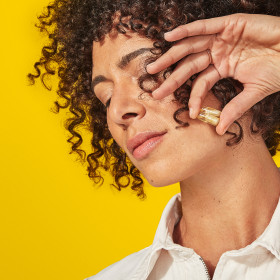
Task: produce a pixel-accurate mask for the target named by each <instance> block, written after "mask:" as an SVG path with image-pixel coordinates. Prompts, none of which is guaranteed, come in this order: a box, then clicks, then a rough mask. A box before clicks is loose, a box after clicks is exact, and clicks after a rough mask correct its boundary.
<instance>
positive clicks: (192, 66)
mask: <svg viewBox="0 0 280 280" xmlns="http://www.w3.org/2000/svg"><path fill="white" fill-rule="evenodd" d="M208 65H209V56H208V53H207V52H206V51H203V52H201V53H197V54H191V55H189V56H187V57H186V58H185V59H183V60H182V61H181V62H180V63H179V64H178V65H177V67H176V68H175V70H174V71H173V72H172V74H171V75H170V76H169V77H168V78H167V79H166V80H165V81H164V82H163V83H162V84H161V86H160V87H159V88H157V89H156V90H155V91H153V93H152V95H153V97H154V98H155V99H162V98H164V97H166V96H167V95H169V94H171V93H173V92H174V91H175V90H176V89H177V88H179V87H180V86H181V85H182V84H183V83H185V82H186V81H187V80H188V79H189V78H190V77H191V76H192V75H194V74H196V73H198V72H201V71H202V70H204V69H205V68H207V67H208Z"/></svg>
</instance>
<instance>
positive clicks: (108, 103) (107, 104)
mask: <svg viewBox="0 0 280 280" xmlns="http://www.w3.org/2000/svg"><path fill="white" fill-rule="evenodd" d="M110 102H111V98H109V99H108V100H107V101H106V103H105V107H106V108H108V107H109V106H110Z"/></svg>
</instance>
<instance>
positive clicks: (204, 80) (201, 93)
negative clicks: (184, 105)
mask: <svg viewBox="0 0 280 280" xmlns="http://www.w3.org/2000/svg"><path fill="white" fill-rule="evenodd" d="M220 79H221V76H220V74H219V72H218V71H217V69H216V68H215V67H214V66H213V65H210V66H209V67H207V68H206V69H205V70H204V71H203V72H201V73H200V74H199V75H198V77H197V78H196V79H195V80H194V82H193V84H192V91H191V96H190V100H189V109H190V117H191V118H192V119H195V118H196V117H197V115H198V114H199V111H200V108H201V104H202V103H203V100H204V98H205V96H206V95H207V93H208V92H209V90H211V88H212V87H213V86H214V85H215V83H216V82H218V81H219V80H220Z"/></svg>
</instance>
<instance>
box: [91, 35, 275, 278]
mask: <svg viewBox="0 0 280 280" xmlns="http://www.w3.org/2000/svg"><path fill="white" fill-rule="evenodd" d="M147 47H152V41H150V40H149V39H147V38H143V37H139V35H137V34H134V33H130V32H128V33H127V34H126V35H123V34H117V33H116V32H114V31H112V32H111V33H110V34H109V35H107V36H106V37H105V40H103V41H102V42H94V43H93V65H94V66H93V79H94V78H95V77H97V76H99V75H103V76H105V77H106V80H105V81H103V82H100V83H98V84H97V85H96V86H95V87H94V91H95V94H96V96H97V97H98V98H99V99H100V100H101V102H102V103H103V104H105V103H106V102H107V100H108V99H109V98H111V102H110V106H109V107H108V108H107V122H108V126H109V129H110V132H111V134H112V136H113V138H114V139H115V140H116V142H117V143H118V144H119V145H120V146H121V147H122V148H123V149H124V151H125V152H126V153H127V155H128V156H129V158H130V159H131V161H132V162H133V164H134V165H135V166H136V167H137V168H138V169H139V170H140V171H141V172H142V174H143V175H144V176H145V178H146V179H147V180H148V181H149V183H150V184H151V185H153V186H158V187H159V186H166V185H169V184H172V183H176V182H180V188H181V194H182V213H183V216H182V218H181V220H180V222H179V223H178V224H177V226H176V227H175V229H174V234H173V237H174V241H175V242H176V243H178V244H180V245H182V246H185V247H190V248H193V249H194V250H195V252H196V253H198V254H199V255H200V256H201V257H202V258H203V259H204V261H205V263H206V265H207V267H208V269H209V272H210V275H213V273H214V270H215V267H216V265H217V263H218V261H219V258H220V256H221V255H222V254H223V253H224V252H226V251H229V250H234V249H239V248H242V247H244V246H246V245H248V244H250V243H251V242H253V241H254V240H255V239H256V238H257V237H258V236H259V235H260V234H261V233H262V232H263V231H264V229H265V228H266V227H267V225H268V223H269V221H270V219H271V217H272V214H273V212H274V210H275V208H276V205H277V202H278V199H279V195H280V175H279V174H280V173H279V171H278V169H277V167H276V165H275V163H274V161H273V160H272V158H271V156H270V154H269V152H268V150H267V148H266V146H265V143H264V141H263V140H262V138H261V136H258V135H257V136H254V137H253V136H251V135H250V134H249V123H250V120H251V116H250V113H247V114H245V115H243V117H242V118H241V119H239V122H240V124H241V125H242V126H243V129H244V140H243V141H242V142H241V143H240V144H239V145H238V146H234V147H228V146H226V140H227V139H229V137H230V136H228V135H227V134H225V135H223V136H220V135H218V134H217V133H216V130H215V127H213V126H211V125H209V124H206V123H203V122H201V121H199V120H197V119H195V120H193V119H191V118H189V115H188V112H186V113H185V114H184V115H183V116H182V118H183V119H184V120H185V121H188V122H189V124H190V126H189V127H184V128H179V129H176V126H178V124H177V123H176V122H175V121H174V119H173V113H174V111H175V110H176V109H177V108H178V106H179V105H178V104H176V103H174V102H172V99H173V97H172V96H171V95H168V96H166V97H165V98H163V99H161V100H157V99H154V98H153V97H152V95H151V94H149V93H145V94H144V95H143V96H144V98H140V99H139V98H138V96H139V94H140V93H141V90H140V88H139V87H138V83H137V79H138V78H139V76H140V75H141V73H144V72H143V71H144V69H143V63H144V61H145V59H146V58H147V56H149V55H151V54H149V53H145V54H142V55H140V56H138V57H137V58H135V59H134V60H132V61H131V62H130V63H129V64H128V65H127V66H126V67H125V68H123V69H120V68H119V67H118V66H117V64H118V62H119V61H120V59H121V57H123V56H124V55H126V54H128V53H130V52H132V51H135V50H137V49H139V48H147ZM202 105H203V106H210V107H213V108H216V109H220V107H219V102H218V101H217V99H216V98H215V97H214V96H213V95H212V94H211V92H209V93H208V94H207V96H205V99H204V100H203V104H202ZM235 129H236V128H235V126H234V125H232V126H231V127H230V128H229V131H232V132H234V131H235ZM143 131H166V132H167V133H166V134H165V135H164V137H163V141H162V142H161V143H159V144H158V145H157V146H156V147H155V148H154V149H153V150H152V151H151V152H150V153H149V154H148V155H147V156H146V157H145V158H143V159H141V160H139V159H138V160H137V159H136V158H134V156H133V155H132V154H131V153H130V152H129V150H128V148H127V145H126V142H127V140H128V139H130V138H131V137H133V136H135V135H136V134H137V133H139V132H143ZM174 170H176V172H174ZM197 221H199V223H198V222H197Z"/></svg>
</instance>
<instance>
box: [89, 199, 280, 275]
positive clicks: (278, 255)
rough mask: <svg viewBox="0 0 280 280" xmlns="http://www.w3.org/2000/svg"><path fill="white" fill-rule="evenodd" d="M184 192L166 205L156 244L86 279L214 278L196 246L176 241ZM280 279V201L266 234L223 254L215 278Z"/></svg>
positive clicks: (157, 232) (155, 240)
mask: <svg viewBox="0 0 280 280" xmlns="http://www.w3.org/2000/svg"><path fill="white" fill-rule="evenodd" d="M180 209H181V195H180V194H177V195H175V196H174V197H172V198H171V200H170V201H169V202H168V204H167V206H166V207H165V209H164V211H163V214H162V217H161V220H160V222H159V226H158V228H157V231H156V235H155V238H154V241H153V244H152V245H151V246H149V247H147V248H145V249H143V250H141V251H139V252H136V253H134V254H131V255H129V256H127V257H126V258H124V259H122V260H121V261H119V262H117V263H115V264H112V265H110V266H109V267H107V268H106V269H104V270H102V271H101V272H99V273H98V274H96V275H95V276H92V277H90V278H87V279H85V280H97V279H98V280H144V279H147V280H159V279H160V280H171V279H174V280H185V279H186V280H188V279H191V280H198V279H199V280H202V279H210V278H209V276H208V275H207V270H206V269H205V266H204V263H203V260H202V259H201V257H200V256H199V255H197V254H196V253H195V251H194V250H193V249H190V248H186V247H182V246H180V245H178V244H175V243H174V242H173V239H172V234H173V229H174V226H175V225H176V223H177V222H178V221H179V219H180V217H181V210H180ZM218 279H219V280H235V279H236V280H264V279H265V280H279V279H280V202H278V205H277V207H276V209H275V212H274V214H273V216H272V219H271V221H270V223H269V225H268V227H267V228H266V229H265V231H264V232H263V234H262V235H261V236H259V238H258V239H257V240H255V241H254V242H253V243H251V244H250V245H248V246H246V247H245V248H242V249H239V250H233V251H228V252H225V253H224V254H222V256H221V258H220V260H219V262H218V264H217V266H216V269H215V273H214V276H213V280H218Z"/></svg>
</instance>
